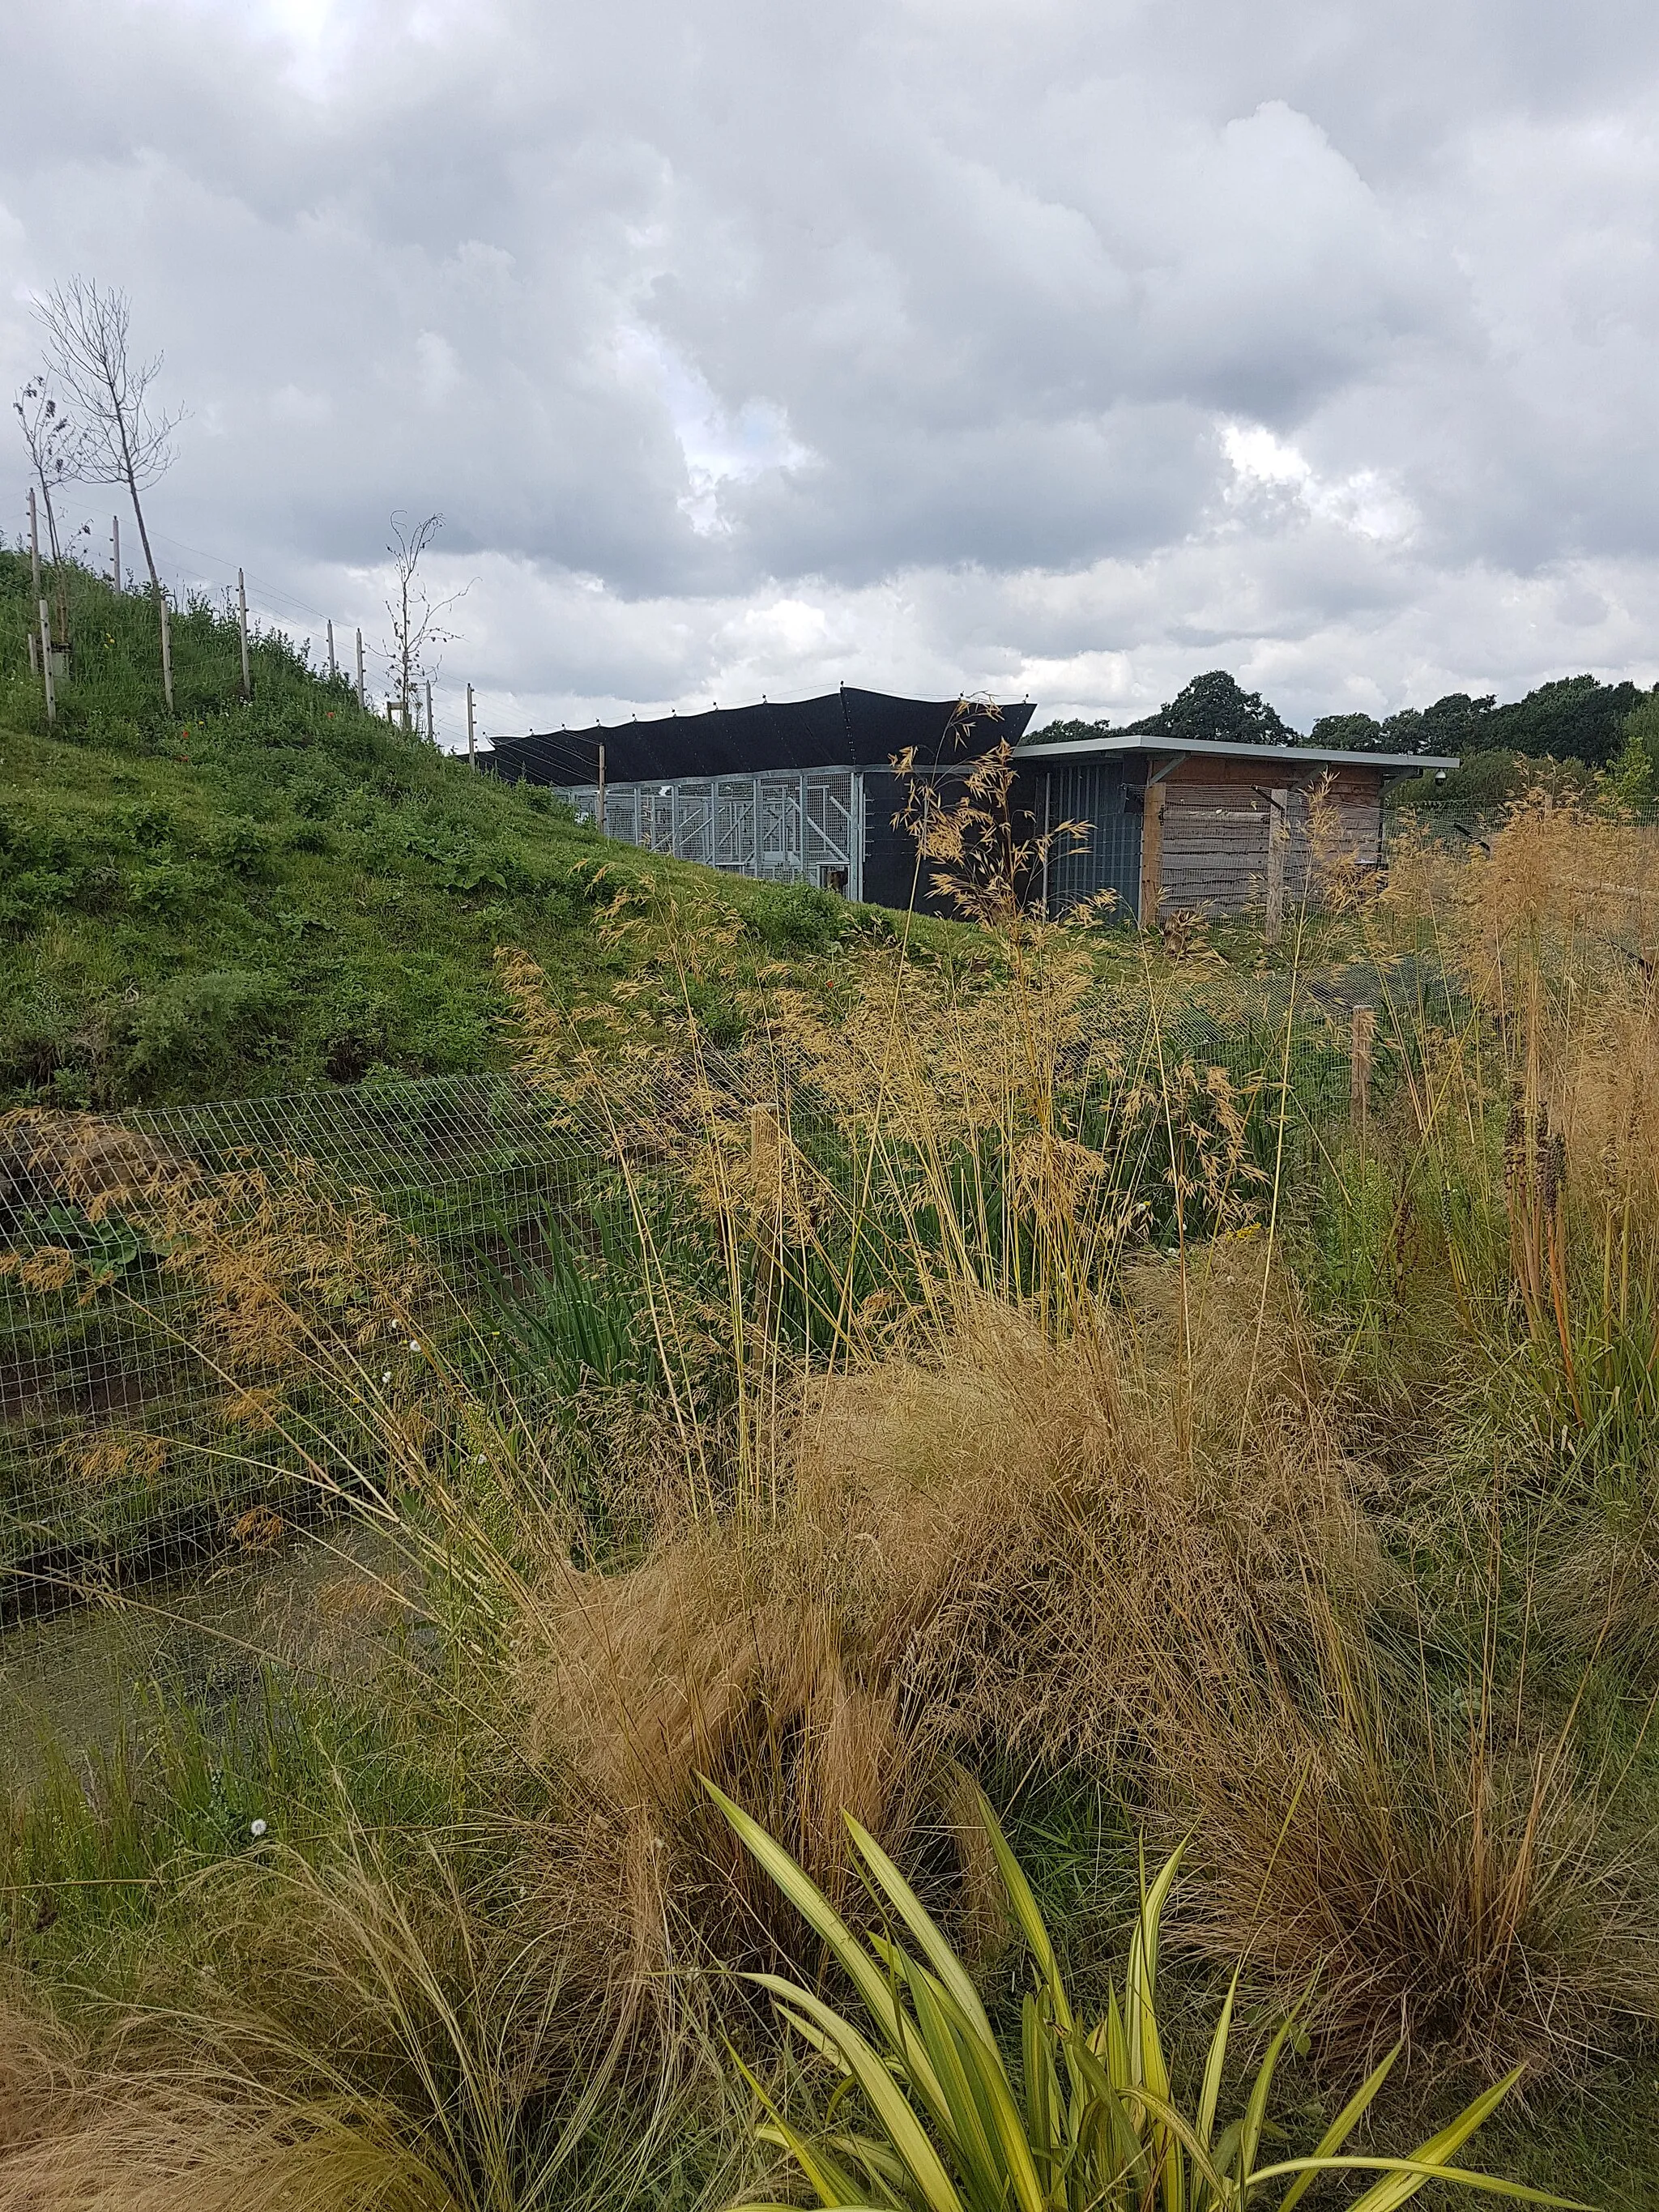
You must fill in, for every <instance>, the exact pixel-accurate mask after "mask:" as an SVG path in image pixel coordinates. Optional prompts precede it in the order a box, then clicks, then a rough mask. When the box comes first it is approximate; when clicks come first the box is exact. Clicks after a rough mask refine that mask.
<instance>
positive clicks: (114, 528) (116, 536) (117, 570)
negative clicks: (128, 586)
mask: <svg viewBox="0 0 1659 2212" xmlns="http://www.w3.org/2000/svg"><path fill="white" fill-rule="evenodd" d="M109 546H110V555H109V557H110V570H111V574H110V582H111V583H112V585H113V586H115V588H116V590H117V591H119V590H120V588H121V518H120V516H119V515H118V514H112V515H111V517H110V519H109Z"/></svg>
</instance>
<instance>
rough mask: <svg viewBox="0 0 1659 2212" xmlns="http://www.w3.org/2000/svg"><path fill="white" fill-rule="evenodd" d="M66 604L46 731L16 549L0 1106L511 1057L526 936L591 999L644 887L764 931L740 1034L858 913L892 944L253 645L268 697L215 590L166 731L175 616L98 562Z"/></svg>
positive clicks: (6, 676) (850, 912) (806, 899)
mask: <svg viewBox="0 0 1659 2212" xmlns="http://www.w3.org/2000/svg"><path fill="white" fill-rule="evenodd" d="M64 599H65V603H66V611H67V617H68V627H69V631H70V638H71V641H72V647H73V660H72V674H71V676H70V679H69V680H68V681H66V682H65V683H64V684H62V685H60V687H59V691H58V718H57V720H56V723H55V724H54V725H53V726H52V728H51V730H50V731H49V730H48V728H47V725H46V717H45V708H44V700H43V696H42V692H41V688H40V684H39V681H38V679H37V678H34V677H33V676H32V675H31V673H30V671H29V660H28V648H27V636H28V631H29V628H30V617H29V609H30V604H31V583H30V575H29V563H28V561H27V557H25V556H21V555H17V554H13V553H4V552H0V1101H3V1102H5V1103H15V1102H16V1101H18V1100H20V1099H27V1098H36V1097H45V1098H47V1099H50V1100H52V1102H54V1103H58V1104H62V1105H95V1106H101V1107H110V1106H118V1105H124V1104H128V1103H137V1102H141V1101H155V1102H167V1101H174V1100H180V1099H186V1098H204V1097H224V1096H228V1095H232V1094H234V1093H239V1092H244V1091H273V1090H282V1089H289V1088H292V1087H295V1086H301V1085H310V1084H316V1083H327V1082H347V1083H349V1082H354V1081H356V1080H358V1079H361V1078H362V1077H364V1076H366V1075H369V1074H371V1073H374V1072H375V1071H376V1070H380V1069H386V1070H389V1071H397V1072H398V1073H405V1074H458V1073H471V1072H474V1071H477V1070H481V1069H484V1068H489V1067H493V1066H501V1065H503V1064H504V1063H505V1061H506V1060H507V1058H508V1057H509V1056H510V1049H511V1047H510V1040H509V1039H508V1037H507V1036H506V1034H505V1032H504V1030H503V1029H502V1026H501V1014H502V1012H503V1011H504V1002H503V1001H502V1000H501V998H500V997H499V995H498V994H497V993H496V990H495V985H494V981H493V978H492V972H491V956H492V953H493V951H494V949H495V946H496V945H503V944H511V945H523V946H525V947H526V948H527V949H528V950H529V951H531V952H532V954H533V955H534V956H535V957H537V958H538V960H539V961H540V962H541V963H542V964H543V965H544V968H546V969H547V970H548V971H549V973H550V975H553V976H554V977H555V978H556V979H557V980H558V981H561V982H562V984H563V985H564V986H565V987H567V988H568V989H569V990H570V991H571V992H572V993H573V994H582V993H586V992H587V991H589V990H591V989H592V988H594V987H603V986H604V985H605V982H606V981H607V978H611V979H614V978H615V977H616V976H617V975H618V974H620V972H622V970H623V969H625V967H626V966H627V965H628V957H627V956H626V955H625V954H623V952H621V951H618V949H617V947H616V945H614V944H611V943H607V942H605V940H604V939H602V938H601V936H600V935H599V933H598V932H597V931H596V928H595V919H596V908H597V907H598V906H599V905H600V904H602V903H604V902H605V901H606V900H608V899H609V897H610V896H611V895H612V893H613V891H614V890H615V888H616V887H617V884H618V881H619V880H623V881H626V880H628V879H629V878H638V877H639V876H640V875H641V873H642V872H644V871H645V870H647V868H648V869H649V870H650V872H651V873H652V874H653V878H654V879H655V880H656V881H657V882H659V883H665V882H666V883H669V884H679V885H681V886H682V887H683V888H684V889H685V890H688V891H695V892H696V895H697V896H699V897H702V898H710V897H712V898H714V899H717V900H719V901H720V902H723V903H724V904H725V905H726V906H728V907H730V908H733V909H735V911H736V912H737V913H738V915H740V917H741V918H742V921H743V923H744V927H743V929H742V931H741V933H740V935H739V939H738V944H737V946H736V947H735V949H734V950H733V951H732V954H731V956H730V957H729V958H728V959H727V960H726V963H724V970H723V972H722V973H721V975H720V976H719V978H718V979H717V980H716V981H714V982H712V983H709V984H707V985H704V986H702V987H701V988H702V992H703V996H704V1001H705V1002H704V1003H703V1004H702V1006H700V1008H699V1011H700V1012H702V1015H703V1017H704V1018H705V1020H706V1021H707V1022H708V1025H709V1027H710V1028H711V1030H713V1032H714V1034H715V1035H716V1036H726V1037H728V1038H729V1037H730V1036H732V1035H733V1034H735V1033H736V1030H738V1027H739V1026H740V1023H741V1016H740V1014H739V1012H738V1007H737V1002H736V999H735V997H734V995H733V993H732V986H735V985H737V984H738V983H740V982H741V981H742V980H743V978H744V973H745V971H747V970H751V969H753V968H755V967H757V966H759V965H760V964H762V963H764V962H766V961H769V960H774V959H775V958H777V957H779V956H780V955H783V956H785V957H790V958H792V959H795V960H798V961H800V962H803V963H807V964H808V965H809V966H810V965H811V964H812V963H815V962H816V961H817V960H818V959H820V958H822V957H823V956H825V955H827V954H829V952H831V951H833V949H834V947H835V946H836V943H837V942H838V941H839V939H841V938H842V935H843V934H845V933H848V932H849V931H850V930H852V929H854V928H856V927H859V926H860V914H861V913H862V915H863V916H864V924H865V926H868V927H882V926H883V924H882V922H881V921H879V919H878V918H877V917H875V916H874V915H872V913H871V912H870V911H869V910H861V909H858V908H848V907H846V906H844V905H843V904H842V902H839V901H838V900H836V898H835V897H834V896H832V895H831V894H829V893H826V892H819V891H815V890H808V889H806V888H805V887H787V888H784V887H777V886H771V885H764V884H750V883H746V882H744V881H741V880H739V879H735V878H726V877H720V876H716V875H714V874H712V873H711V872H708V871H705V870H702V869H694V868H690V867H685V866H675V865H673V864H671V863H665V862H661V861H655V860H650V861H647V860H646V859H645V858H644V856H642V855H641V854H635V853H634V852H632V851H631V850H630V848H626V847H622V846H617V845H612V844H610V843H608V842H606V841H605V840H604V839H602V838H600V837H599V836H598V835H597V834H596V833H595V832H594V831H593V830H592V829H588V828H586V827H584V826H583V825H581V824H580V823H577V822H575V821H574V819H573V818H572V817H571V816H570V814H569V812H568V810H567V809H566V808H565V807H564V806H562V805H561V804H560V803H559V802H558V801H557V800H556V799H553V798H552V797H551V795H550V794H549V793H546V792H543V791H538V790H535V789H532V788H531V787H527V786H526V787H519V788H512V787H506V786H503V785H501V784H499V783H497V782H496V781H494V779H493V778H491V777H489V776H488V775H477V774H475V773H474V772H473V771H472V770H471V769H469V768H468V766H467V764H466V763H465V760H464V759H463V760H456V759H453V758H451V757H446V756H444V755H441V754H440V753H438V752H437V751H435V750H433V748H431V747H430V746H429V745H427V744H424V743H422V742H421V741H420V740H419V739H417V738H410V736H408V735H406V734H405V733H404V732H402V731H400V730H394V729H392V727H390V726H388V725H387V724H386V722H385V721H384V720H378V719H376V718H375V717H374V715H371V714H363V713H362V712H360V711H359V709H358V708H357V705H356V699H355V697H354V696H353V694H352V691H351V690H350V687H349V685H348V684H346V682H345V681H344V680H343V679H337V680H334V681H330V680H329V679H328V678H326V677H322V676H319V675H318V674H317V673H316V672H315V671H313V669H312V668H311V667H310V666H309V665H308V663H307V659H306V657H305V655H304V654H303V653H296V652H295V650H294V648H293V647H291V646H290V645H289V643H288V641H286V640H284V639H283V638H282V637H281V636H280V635H265V636H263V637H261V638H259V639H258V640H257V641H255V643H254V647H253V653H252V661H253V698H252V702H251V703H244V702H242V700H241V698H240V659H239V653H238V646H237V639H236V631H235V627H234V623H231V622H230V621H229V620H228V619H227V618H226V617H225V616H224V615H222V614H219V613H216V612H215V611H214V610H213V608H212V607H211V606H210V605H209V604H208V603H207V602H206V601H197V602H194V603H192V604H191V605H188V606H186V607H185V608H183V609H180V610H179V611H178V613H177V614H176V615H175V616H174V617H173V653H174V665H175V711H174V712H173V713H172V714H169V713H168V712H167V708H166V706H165V703H164V702H163V700H162V697H161V681H160V669H159V654H158V650H157V646H156V641H155V627H154V625H155V617H154V612H153V610H152V607H151V605H150V602H149V599H147V598H139V597H135V596H132V595H125V596H121V595H118V594H116V593H115V592H113V591H112V590H111V589H110V587H109V586H107V585H106V584H104V583H102V582H101V581H100V580H98V579H96V578H94V577H92V576H90V575H88V574H85V573H84V572H82V571H81V570H79V569H70V571H69V573H68V578H67V586H66V590H65V592H64ZM601 871H603V873H602V872H601ZM939 927H940V926H939V925H933V926H932V927H931V928H930V929H929V932H928V933H929V934H930V935H931V934H933V932H934V931H936V930H937V929H938V928H939Z"/></svg>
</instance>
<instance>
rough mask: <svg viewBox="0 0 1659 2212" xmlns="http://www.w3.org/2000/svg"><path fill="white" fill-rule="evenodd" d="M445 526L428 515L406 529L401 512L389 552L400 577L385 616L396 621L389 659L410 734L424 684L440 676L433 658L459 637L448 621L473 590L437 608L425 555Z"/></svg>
mask: <svg viewBox="0 0 1659 2212" xmlns="http://www.w3.org/2000/svg"><path fill="white" fill-rule="evenodd" d="M443 526H444V519H443V517H442V515H441V514H428V516H427V518H426V520H425V521H424V522H420V523H416V524H415V525H414V526H413V527H412V528H406V527H405V526H404V521H403V519H402V512H401V510H399V511H398V513H394V514H393V515H392V543H391V544H390V545H388V546H387V547H386V551H387V552H388V553H389V554H390V555H391V556H392V568H393V572H394V574H395V575H396V577H397V593H396V596H395V598H392V599H388V600H387V601H386V612H387V614H389V615H390V616H391V617H392V649H391V651H390V653H388V654H387V656H386V658H387V659H388V660H389V661H390V662H391V664H392V683H393V684H394V686H395V687H396V690H397V695H398V716H399V719H400V720H401V721H402V723H403V726H404V729H406V730H407V729H410V728H411V727H412V726H415V724H416V723H417V722H418V721H419V720H420V712H419V706H418V695H419V690H420V685H421V682H422V678H424V677H426V676H428V675H432V676H435V675H436V674H437V669H436V666H433V667H431V668H428V665H427V662H428V657H429V656H430V655H431V654H433V653H435V652H436V651H437V649H438V647H440V646H444V645H447V644H448V643H449V642H450V641H451V640H452V639H453V636H454V635H455V633H454V631H453V630H452V629H447V628H446V627H445V625H444V619H443V618H444V617H445V616H446V615H447V613H448V612H449V610H450V609H451V608H452V607H453V606H454V605H456V603H457V602H458V601H459V600H461V599H465V597H466V595H467V592H470V591H471V588H472V586H471V585H470V584H467V585H464V586H462V588H461V589H460V590H459V592H451V593H450V595H449V597H448V598H447V599H439V600H437V601H436V602H435V601H434V600H433V599H431V597H430V596H429V595H428V592H427V588H426V586H425V584H424V583H423V582H422V580H421V574H420V568H421V559H422V555H423V554H424V553H425V552H426V550H427V549H428V546H429V545H430V544H431V543H432V541H433V539H434V538H435V537H436V536H437V534H438V532H440V531H441V529H442V528H443ZM430 734H431V732H429V731H428V736H429V735H430Z"/></svg>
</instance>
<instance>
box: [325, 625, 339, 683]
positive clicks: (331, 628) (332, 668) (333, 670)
mask: <svg viewBox="0 0 1659 2212" xmlns="http://www.w3.org/2000/svg"><path fill="white" fill-rule="evenodd" d="M338 673H339V671H338V670H337V668H336V667H335V665H334V624H333V623H332V622H331V623H329V626H328V680H329V682H330V683H332V682H333V681H334V678H335V677H336V676H337V674H338Z"/></svg>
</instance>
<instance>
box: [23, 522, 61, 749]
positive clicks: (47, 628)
mask: <svg viewBox="0 0 1659 2212" xmlns="http://www.w3.org/2000/svg"><path fill="white" fill-rule="evenodd" d="M33 503H34V494H33V492H31V493H30V494H29V504H30V506H31V507H33ZM39 605H40V673H41V675H42V676H43V677H44V678H45V679H46V720H47V721H49V722H55V721H56V720H58V701H57V699H56V697H55V696H54V695H53V692H52V617H51V616H50V615H49V614H48V613H47V611H46V601H45V600H44V599H41V600H40V602H39Z"/></svg>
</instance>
